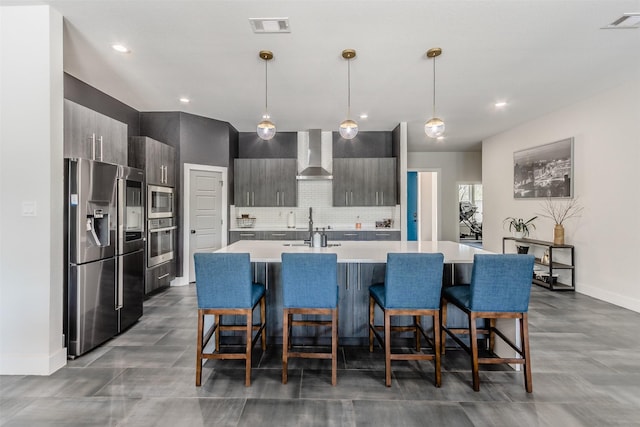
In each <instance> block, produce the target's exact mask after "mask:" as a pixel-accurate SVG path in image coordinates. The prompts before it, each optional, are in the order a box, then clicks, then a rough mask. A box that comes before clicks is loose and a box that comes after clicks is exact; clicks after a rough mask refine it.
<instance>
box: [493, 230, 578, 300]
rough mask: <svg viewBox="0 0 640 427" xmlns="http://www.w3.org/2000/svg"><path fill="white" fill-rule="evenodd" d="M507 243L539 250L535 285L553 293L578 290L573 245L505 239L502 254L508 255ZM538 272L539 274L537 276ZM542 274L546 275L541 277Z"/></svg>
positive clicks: (534, 279)
mask: <svg viewBox="0 0 640 427" xmlns="http://www.w3.org/2000/svg"><path fill="white" fill-rule="evenodd" d="M507 241H513V242H515V244H518V243H522V245H529V247H531V246H533V247H534V248H539V250H538V251H534V255H535V256H536V261H535V262H536V266H537V268H536V269H535V270H534V277H533V278H532V282H533V284H535V285H539V286H543V287H545V288H547V289H550V290H552V291H575V290H576V285H575V283H576V282H575V279H576V269H575V263H574V253H573V245H556V244H554V243H553V242H545V241H543V240H535V239H525V238H516V237H503V238H502V253H506V251H507V250H508V249H509V248H507V246H506V242H507ZM547 251H548V252H547ZM536 252H540V253H536ZM545 252H546V253H548V259H546V257H545V256H544V254H545ZM559 257H561V259H562V262H558V261H557V259H558V258H559ZM536 272H538V274H537V275H536ZM540 272H542V273H544V274H542V275H541V274H540ZM545 278H546V279H545Z"/></svg>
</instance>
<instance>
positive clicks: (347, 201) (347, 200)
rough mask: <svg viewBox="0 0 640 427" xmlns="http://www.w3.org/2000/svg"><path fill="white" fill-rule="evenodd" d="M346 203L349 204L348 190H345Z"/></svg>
mask: <svg viewBox="0 0 640 427" xmlns="http://www.w3.org/2000/svg"><path fill="white" fill-rule="evenodd" d="M344 205H345V206H349V192H348V191H345V192H344Z"/></svg>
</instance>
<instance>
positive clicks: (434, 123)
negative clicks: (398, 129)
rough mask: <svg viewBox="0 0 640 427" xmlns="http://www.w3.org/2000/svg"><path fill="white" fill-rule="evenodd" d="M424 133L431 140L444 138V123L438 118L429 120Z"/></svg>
mask: <svg viewBox="0 0 640 427" xmlns="http://www.w3.org/2000/svg"><path fill="white" fill-rule="evenodd" d="M424 133H426V134H427V136H428V137H429V138H437V137H439V136H442V135H443V134H444V122H443V121H442V120H441V119H439V118H437V117H434V118H432V119H429V121H428V122H427V123H425V124H424Z"/></svg>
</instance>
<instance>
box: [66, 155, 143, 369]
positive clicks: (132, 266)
mask: <svg viewBox="0 0 640 427" xmlns="http://www.w3.org/2000/svg"><path fill="white" fill-rule="evenodd" d="M142 177H143V172H142V171H141V170H138V169H132V168H126V167H123V166H116V165H112V164H108V163H102V162H95V161H91V160H85V159H65V189H66V191H65V228H66V230H65V231H66V232H65V236H66V241H65V248H66V251H65V263H66V270H65V296H66V298H65V302H66V303H65V314H66V315H65V325H64V330H65V337H66V345H67V349H68V355H69V356H70V357H75V356H79V355H82V354H84V353H86V352H87V351H89V350H91V349H93V348H95V347H96V346H98V345H100V344H102V343H103V342H105V341H107V340H108V339H109V338H111V337H113V336H115V335H117V334H118V333H119V332H121V331H122V330H124V329H126V328H127V327H129V326H131V325H132V324H133V323H135V322H136V321H137V320H138V319H139V318H140V316H142V302H143V297H144V220H143V218H144V206H143V203H144V198H143V197H142V188H144V187H143V184H144V183H143V178H142Z"/></svg>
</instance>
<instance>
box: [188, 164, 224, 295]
mask: <svg viewBox="0 0 640 427" xmlns="http://www.w3.org/2000/svg"><path fill="white" fill-rule="evenodd" d="M189 184H190V188H189V226H190V230H189V281H190V282H193V281H195V280H196V275H195V269H194V266H193V254H194V253H195V252H211V251H214V250H216V249H220V248H221V247H222V195H221V193H222V173H221V172H212V171H206V170H191V171H190V174H189Z"/></svg>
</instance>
